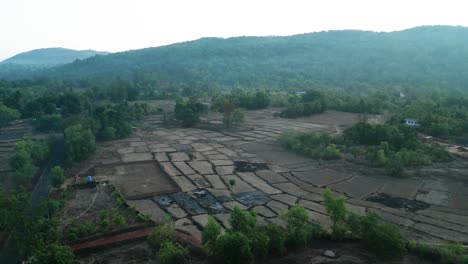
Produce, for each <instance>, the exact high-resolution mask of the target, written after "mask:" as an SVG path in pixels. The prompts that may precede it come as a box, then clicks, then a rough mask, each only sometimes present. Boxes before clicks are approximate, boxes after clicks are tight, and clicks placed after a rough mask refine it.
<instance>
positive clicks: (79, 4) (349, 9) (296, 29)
mask: <svg viewBox="0 0 468 264" xmlns="http://www.w3.org/2000/svg"><path fill="white" fill-rule="evenodd" d="M464 2H465V3H464ZM467 7H468V1H466V0H465V1H463V0H439V1H434V0H387V1H382V0H319V1H317V0H308V1H302V0H287V1H276V0H268V1H263V0H232V1H224V0H185V1H182V0H165V1H159V0H0V61H1V60H4V59H6V58H8V57H11V56H13V55H15V54H17V53H20V52H24V51H28V50H32V49H37V48H48V47H64V48H71V49H78V50H83V49H93V50H99V51H110V52H117V51H125V50H131V49H140V48H146V47H156V46H161V45H167V44H171V43H176V42H182V41H188V40H195V39H198V38H202V37H223V38H225V37H233V36H271V35H276V36H282V35H293V34H299V33H307V32H317V31H324V30H339V29H360V30H372V31H396V30H403V29H407V28H412V27H415V26H421V25H461V26H468V15H466V10H468V8H467Z"/></svg>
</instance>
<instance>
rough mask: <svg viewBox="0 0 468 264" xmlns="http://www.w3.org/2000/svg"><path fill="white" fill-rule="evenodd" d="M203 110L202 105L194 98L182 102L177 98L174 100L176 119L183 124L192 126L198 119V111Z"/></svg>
mask: <svg viewBox="0 0 468 264" xmlns="http://www.w3.org/2000/svg"><path fill="white" fill-rule="evenodd" d="M202 111H204V106H203V105H202V104H201V103H199V102H197V101H196V100H195V99H194V98H190V99H189V100H188V101H186V102H184V101H183V100H182V99H180V98H178V99H177V100H176V107H175V114H176V119H178V120H180V121H182V125H183V126H193V125H195V124H197V123H198V122H199V121H200V113H201V112H202Z"/></svg>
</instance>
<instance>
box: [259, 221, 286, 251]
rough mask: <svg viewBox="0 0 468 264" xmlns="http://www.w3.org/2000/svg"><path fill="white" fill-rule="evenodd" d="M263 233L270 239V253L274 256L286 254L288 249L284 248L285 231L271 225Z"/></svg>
mask: <svg viewBox="0 0 468 264" xmlns="http://www.w3.org/2000/svg"><path fill="white" fill-rule="evenodd" d="M263 232H265V234H266V235H267V236H268V238H269V240H268V252H269V253H270V254H274V255H283V254H284V253H285V252H286V247H285V246H284V243H285V241H286V236H285V233H284V231H283V230H282V229H281V228H280V227H278V226H277V225H273V224H269V225H267V226H266V227H265V228H264V229H263Z"/></svg>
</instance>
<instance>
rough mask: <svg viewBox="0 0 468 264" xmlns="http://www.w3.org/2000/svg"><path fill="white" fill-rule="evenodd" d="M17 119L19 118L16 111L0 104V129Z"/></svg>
mask: <svg viewBox="0 0 468 264" xmlns="http://www.w3.org/2000/svg"><path fill="white" fill-rule="evenodd" d="M18 118H20V113H19V112H18V110H16V109H12V108H9V107H7V106H6V105H4V104H3V103H1V102H0V127H2V126H4V125H6V124H8V122H10V121H13V120H16V119H18Z"/></svg>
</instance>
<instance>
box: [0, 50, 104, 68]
mask: <svg viewBox="0 0 468 264" xmlns="http://www.w3.org/2000/svg"><path fill="white" fill-rule="evenodd" d="M107 54H109V52H103V51H95V50H72V49H65V48H46V49H35V50H31V51H27V52H23V53H20V54H17V55H15V56H13V57H11V58H8V59H6V60H4V61H2V62H0V63H2V64H7V63H9V64H20V65H35V66H54V65H60V64H66V63H70V62H73V61H75V60H81V59H87V58H89V57H92V56H95V55H107Z"/></svg>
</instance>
